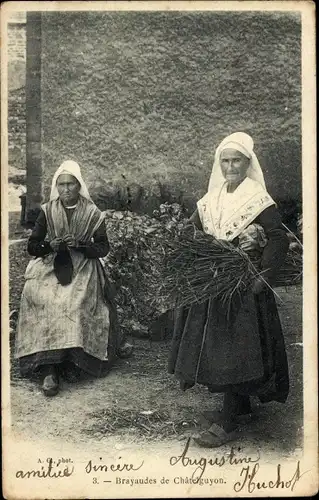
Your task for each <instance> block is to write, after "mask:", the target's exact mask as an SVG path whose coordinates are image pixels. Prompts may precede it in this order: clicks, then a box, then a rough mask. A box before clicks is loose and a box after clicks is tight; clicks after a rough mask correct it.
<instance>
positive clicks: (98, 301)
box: [16, 161, 132, 396]
mask: <svg viewBox="0 0 319 500" xmlns="http://www.w3.org/2000/svg"><path fill="white" fill-rule="evenodd" d="M108 251H109V243H108V239H107V235H106V230H105V222H104V214H103V213H102V212H101V211H100V210H99V209H98V208H97V207H96V205H95V204H94V203H93V201H92V200H91V198H90V195H89V193H88V190H87V187H86V185H85V183H84V181H83V178H82V175H81V172H80V167H79V165H78V164H77V163H75V162H73V161H66V162H64V163H62V165H61V166H60V167H59V168H58V170H57V171H56V173H55V175H54V177H53V181H52V188H51V195H50V201H49V202H48V203H45V204H44V205H43V206H42V210H41V212H40V214H39V216H38V219H37V221H36V223H35V227H34V229H33V232H32V234H31V236H30V239H29V242H28V252H29V253H30V254H31V255H33V256H34V257H35V259H32V260H31V261H30V262H29V264H28V266H27V269H26V273H25V280H26V282H25V286H24V289H23V292H22V297H21V305H20V314H19V321H18V329H17V338H16V358H18V359H19V363H20V370H21V373H22V375H25V376H32V375H34V374H40V376H41V377H42V380H43V385H42V389H43V392H44V394H45V395H46V396H54V395H56V394H57V393H58V391H59V380H60V375H61V374H63V375H64V376H65V377H66V378H67V379H72V378H73V379H74V375H75V374H77V375H79V373H81V372H82V371H84V372H87V373H89V374H91V375H93V376H97V377H98V376H103V375H105V374H106V373H107V372H108V371H109V370H110V368H111V366H112V364H113V362H114V360H115V358H116V356H122V357H127V356H129V355H130V353H131V351H132V346H130V345H129V344H127V343H124V342H123V339H121V336H120V334H119V330H118V326H117V321H116V310H115V307H114V304H113V302H112V295H111V293H110V290H111V288H110V286H109V282H108V280H107V278H106V276H105V274H104V270H103V267H102V264H101V262H100V261H99V258H100V257H104V256H106V255H107V253H108Z"/></svg>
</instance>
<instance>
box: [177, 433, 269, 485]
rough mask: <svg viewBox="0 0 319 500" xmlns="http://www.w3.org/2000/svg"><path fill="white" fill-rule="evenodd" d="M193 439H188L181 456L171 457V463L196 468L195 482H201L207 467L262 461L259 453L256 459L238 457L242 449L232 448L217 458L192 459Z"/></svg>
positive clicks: (193, 477)
mask: <svg viewBox="0 0 319 500" xmlns="http://www.w3.org/2000/svg"><path fill="white" fill-rule="evenodd" d="M190 440H191V438H188V439H187V441H186V444H185V448H184V450H183V452H182V453H181V455H179V456H172V457H170V460H169V463H170V465H171V466H175V465H177V464H180V465H182V466H183V467H194V470H193V473H192V476H191V477H192V479H193V480H198V481H199V480H200V479H201V478H202V476H203V474H204V472H205V470H206V468H207V466H208V465H209V466H211V467H213V466H217V467H223V466H224V465H226V464H230V465H240V464H253V463H257V462H258V461H259V460H260V455H259V452H258V454H257V455H256V457H253V456H250V455H247V456H238V453H239V452H240V451H241V448H234V447H231V449H230V452H229V453H227V454H223V455H220V456H217V457H212V458H205V457H200V458H192V457H190V456H188V455H187V453H188V449H189V444H190Z"/></svg>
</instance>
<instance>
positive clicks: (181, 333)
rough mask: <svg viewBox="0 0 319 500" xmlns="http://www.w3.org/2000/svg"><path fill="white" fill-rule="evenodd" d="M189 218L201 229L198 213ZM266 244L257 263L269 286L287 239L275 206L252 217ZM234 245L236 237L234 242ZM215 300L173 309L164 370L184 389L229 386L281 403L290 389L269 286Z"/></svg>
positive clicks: (279, 330) (285, 251) (277, 318)
mask: <svg viewBox="0 0 319 500" xmlns="http://www.w3.org/2000/svg"><path fill="white" fill-rule="evenodd" d="M192 221H193V222H194V223H195V224H196V225H197V227H198V228H199V229H202V226H201V222H200V219H199V216H198V213H197V212H195V214H194V215H193V217H192ZM254 222H255V223H258V224H260V225H261V226H262V227H263V228H264V231H265V233H266V236H267V239H268V243H267V245H266V247H265V248H264V250H263V253H262V255H261V258H260V261H259V266H260V268H261V270H263V271H264V276H265V278H267V279H268V281H269V283H270V284H274V283H275V279H276V274H277V271H278V269H279V268H280V266H281V265H282V263H283V262H284V260H285V256H286V253H287V250H288V246H289V242H288V238H287V236H286V233H285V230H284V228H283V226H282V223H281V217H280V215H279V213H278V211H277V209H276V208H275V207H274V206H271V207H269V208H267V209H265V210H264V211H263V212H262V213H261V214H260V215H259V216H258V217H257V218H256V219H255V221H254ZM233 243H234V244H236V241H234V242H233ZM226 309H227V308H226V307H225V306H223V305H222V304H221V302H220V301H218V300H215V299H214V300H213V299H209V300H206V302H204V303H202V304H195V305H192V306H191V307H183V308H180V309H179V310H178V311H177V314H176V320H175V327H174V334H173V340H172V347H171V352H170V357H169V367H168V369H169V373H172V374H175V376H176V377H177V378H178V379H179V380H180V382H181V388H182V389H184V390H185V389H187V388H190V387H192V386H193V385H194V384H195V383H199V384H203V385H205V386H207V387H208V388H209V390H210V391H211V392H226V391H228V390H232V391H234V392H237V393H238V394H242V395H257V396H259V399H260V400H261V401H263V402H267V401H272V400H274V401H280V402H285V401H286V399H287V396H288V392H289V376H288V364H287V356H286V350H285V344H284V338H283V333H282V328H281V324H280V319H279V315H278V311H277V306H276V302H275V297H274V294H273V292H272V290H270V289H269V288H266V289H265V290H264V291H263V292H262V293H260V294H259V295H254V294H253V293H252V292H251V291H248V292H246V293H245V294H244V295H243V296H242V297H241V299H240V301H239V299H238V301H237V302H235V304H234V305H233V307H232V308H231V311H230V314H229V311H228V309H227V310H226Z"/></svg>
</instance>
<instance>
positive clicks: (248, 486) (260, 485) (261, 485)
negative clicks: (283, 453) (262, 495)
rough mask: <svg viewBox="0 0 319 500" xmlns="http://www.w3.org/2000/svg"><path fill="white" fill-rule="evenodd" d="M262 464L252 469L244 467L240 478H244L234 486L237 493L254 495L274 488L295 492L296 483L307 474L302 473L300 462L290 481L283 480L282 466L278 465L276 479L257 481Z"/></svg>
mask: <svg viewBox="0 0 319 500" xmlns="http://www.w3.org/2000/svg"><path fill="white" fill-rule="evenodd" d="M260 468H261V467H260V464H255V465H254V466H253V467H252V468H251V467H250V466H248V467H243V468H242V470H241V473H240V476H241V477H242V478H243V479H242V480H241V481H238V482H236V483H235V484H234V490H235V491H236V493H238V492H239V491H243V490H246V491H247V492H248V493H253V492H254V491H255V490H263V489H268V488H270V489H272V488H285V489H290V490H291V491H293V490H294V487H295V485H296V483H297V482H298V481H299V480H300V478H301V477H302V476H303V475H304V474H305V473H306V472H303V473H302V474H301V473H300V461H299V460H298V462H297V466H296V470H295V471H294V473H293V475H292V477H290V479H287V478H286V479H282V470H281V464H278V465H277V468H276V477H275V478H274V479H273V480H271V481H262V482H261V481H256V476H257V473H258V471H259V470H260Z"/></svg>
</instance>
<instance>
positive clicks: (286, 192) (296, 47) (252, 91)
mask: <svg viewBox="0 0 319 500" xmlns="http://www.w3.org/2000/svg"><path fill="white" fill-rule="evenodd" d="M300 73H301V68H300V19H299V17H298V16H296V15H293V14H289V13H288V14H287V13H286V14H285V13H268V14H266V13H261V12H255V13H253V12H246V13H233V12H232V13H230V12H229V13H225V12H218V13H216V12H215V13H197V14H195V13H178V12H176V13H170V14H168V13H165V12H157V13H138V12H135V13H115V12H114V13H112V12H103V13H101V12H86V13H83V12H82V13H81V12H77V13H75V12H69V13H66V12H64V13H61V12H54V13H53V12H52V13H48V12H46V13H43V16H42V87H41V92H42V104H41V106H42V157H43V165H44V188H45V193H46V194H47V193H48V188H49V184H50V180H51V178H52V174H53V171H54V170H55V169H56V168H57V166H58V165H59V163H60V162H61V161H63V160H64V159H66V158H72V159H75V160H77V161H78V162H79V163H80V164H81V166H82V169H83V173H84V177H85V179H86V180H87V182H88V185H89V188H90V190H91V191H92V194H93V196H94V198H95V200H97V201H98V202H99V204H100V205H102V204H103V203H106V205H109V206H110V205H112V199H113V198H114V193H115V192H117V193H120V192H122V193H127V191H128V190H131V191H130V192H132V191H134V192H136V193H139V196H140V198H141V200H140V203H141V205H143V200H144V205H145V206H147V203H148V202H147V200H146V201H145V199H146V198H147V197H148V199H149V200H150V199H151V200H152V199H154V196H155V195H156V196H157V194H158V193H159V191H161V190H162V191H163V190H164V191H165V189H166V191H167V192H171V193H172V192H173V193H176V196H177V197H179V200H178V201H181V200H182V201H183V200H186V201H187V202H189V203H190V204H191V205H193V206H194V202H195V200H196V199H197V198H198V197H199V196H201V195H202V194H203V193H204V192H205V189H206V186H207V183H208V178H209V174H210V170H211V167H212V153H213V151H214V148H215V146H216V145H217V144H218V142H219V141H220V140H221V139H222V138H223V137H224V136H225V135H227V134H228V133H230V132H232V131H235V130H243V131H246V132H248V133H250V134H251V135H252V136H253V138H254V140H255V144H256V153H257V155H258V157H259V158H260V161H261V164H262V167H263V169H264V173H265V177H266V181H267V184H268V188H269V191H270V193H271V194H272V195H273V196H274V197H275V198H276V200H278V201H279V202H281V201H285V200H289V199H292V200H293V201H295V200H300V198H301V133H300V131H301V125H300V113H301V80H300ZM131 186H134V187H133V188H132V189H131Z"/></svg>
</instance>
